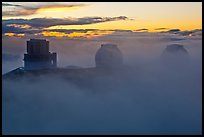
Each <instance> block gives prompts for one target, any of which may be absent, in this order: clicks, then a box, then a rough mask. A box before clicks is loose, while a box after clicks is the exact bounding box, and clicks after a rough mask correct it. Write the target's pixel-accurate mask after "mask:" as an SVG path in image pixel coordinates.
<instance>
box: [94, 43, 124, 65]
mask: <svg viewBox="0 0 204 137" xmlns="http://www.w3.org/2000/svg"><path fill="white" fill-rule="evenodd" d="M95 62H96V67H99V68H115V67H121V66H122V65H123V56H122V53H121V52H120V50H119V49H118V47H117V45H114V44H102V45H101V48H100V49H99V50H98V51H97V52H96V56H95Z"/></svg>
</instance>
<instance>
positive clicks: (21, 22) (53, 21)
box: [2, 16, 128, 28]
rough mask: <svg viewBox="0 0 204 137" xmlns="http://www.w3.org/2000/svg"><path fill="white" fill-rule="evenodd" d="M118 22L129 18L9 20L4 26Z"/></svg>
mask: <svg viewBox="0 0 204 137" xmlns="http://www.w3.org/2000/svg"><path fill="white" fill-rule="evenodd" d="M117 20H128V17H126V16H119V17H83V18H65V19H60V18H33V19H8V20H3V21H2V24H3V25H9V24H17V25H29V26H31V27H34V28H47V27H51V26H57V25H86V24H95V23H101V22H109V21H117Z"/></svg>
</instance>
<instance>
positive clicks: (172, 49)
mask: <svg viewBox="0 0 204 137" xmlns="http://www.w3.org/2000/svg"><path fill="white" fill-rule="evenodd" d="M161 57H162V60H163V61H164V62H165V63H168V64H173V65H182V64H184V63H187V62H188V60H189V53H188V51H187V50H186V49H185V48H184V46H183V45H180V44H171V45H167V47H166V48H165V49H164V51H163V53H162V56H161Z"/></svg>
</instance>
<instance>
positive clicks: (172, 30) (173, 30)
mask: <svg viewBox="0 0 204 137" xmlns="http://www.w3.org/2000/svg"><path fill="white" fill-rule="evenodd" d="M179 31H181V30H180V29H170V30H168V31H167V32H173V33H174V32H179Z"/></svg>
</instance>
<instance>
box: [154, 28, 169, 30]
mask: <svg viewBox="0 0 204 137" xmlns="http://www.w3.org/2000/svg"><path fill="white" fill-rule="evenodd" d="M166 29H169V28H156V29H155V30H166Z"/></svg>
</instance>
